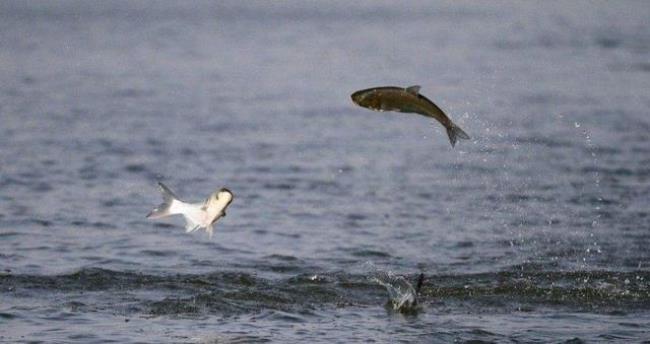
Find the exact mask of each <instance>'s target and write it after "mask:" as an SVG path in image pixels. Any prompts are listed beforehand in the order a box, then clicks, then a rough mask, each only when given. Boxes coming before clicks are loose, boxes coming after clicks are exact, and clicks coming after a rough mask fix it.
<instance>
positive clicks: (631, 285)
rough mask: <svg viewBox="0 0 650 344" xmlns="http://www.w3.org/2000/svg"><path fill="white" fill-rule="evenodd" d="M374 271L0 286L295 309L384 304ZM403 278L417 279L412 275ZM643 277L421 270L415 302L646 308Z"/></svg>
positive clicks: (224, 308) (117, 299) (138, 305)
mask: <svg viewBox="0 0 650 344" xmlns="http://www.w3.org/2000/svg"><path fill="white" fill-rule="evenodd" d="M373 277H375V278H374V279H373ZM376 277H377V276H376V274H374V273H367V274H365V273H362V274H348V273H344V272H332V273H325V274H298V275H295V276H292V277H289V278H283V279H267V278H262V277H258V276H256V275H253V274H249V273H243V272H232V271H224V272H212V273H208V274H170V275H154V274H144V273H139V272H132V271H113V270H106V269H101V268H86V269H82V270H80V271H77V272H74V273H70V274H62V275H53V276H44V275H22V274H11V273H5V274H2V275H0V290H2V291H3V294H4V296H5V297H16V298H23V297H43V295H61V294H67V296H66V298H65V299H66V300H67V302H68V303H70V302H72V304H81V305H85V306H84V307H76V308H78V309H97V308H102V307H110V305H114V304H115V305H122V306H121V307H124V306H123V305H124V304H129V305H130V306H129V307H128V309H130V310H131V312H137V313H145V314H150V315H154V316H156V315H201V314H241V313H248V312H256V311H260V310H264V309H271V310H278V311H285V312H290V313H301V312H306V311H307V312H308V311H310V310H312V309H315V308H319V307H346V306H361V307H366V306H376V305H382V304H386V302H387V301H388V300H389V298H388V295H387V293H386V289H384V288H383V287H382V286H381V285H380V284H378V283H377V278H376ZM403 278H404V279H406V280H409V281H415V280H416V279H417V275H416V274H413V275H407V276H403ZM649 281H650V271H631V272H611V271H573V272H560V271H539V272H524V271H502V272H494V273H481V274H462V275H430V274H427V275H426V283H425V284H424V285H423V286H422V289H421V291H420V293H419V296H418V302H419V303H420V304H422V305H427V306H428V307H444V306H453V307H454V308H458V307H460V308H463V309H466V310H467V311H469V312H483V311H486V310H490V311H510V310H513V309H518V310H522V309H523V310H525V309H535V308H539V307H543V308H546V307H552V308H563V309H565V310H570V311H585V312H596V313H611V312H619V313H620V312H624V313H628V312H634V311H643V310H647V309H648V308H650V283H649ZM52 297H56V298H58V297H59V296H52ZM102 305H103V306H102Z"/></svg>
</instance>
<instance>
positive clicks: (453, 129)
mask: <svg viewBox="0 0 650 344" xmlns="http://www.w3.org/2000/svg"><path fill="white" fill-rule="evenodd" d="M447 135H449V142H451V146H452V147H454V146H456V141H457V140H458V139H459V138H461V139H464V140H469V135H467V133H466V132H464V131H463V129H461V128H460V127H459V126H457V125H455V124H454V123H451V125H450V126H449V127H447Z"/></svg>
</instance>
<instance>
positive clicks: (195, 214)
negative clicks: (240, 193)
mask: <svg viewBox="0 0 650 344" xmlns="http://www.w3.org/2000/svg"><path fill="white" fill-rule="evenodd" d="M158 186H160V191H161V192H162V197H163V202H162V203H161V204H160V205H159V206H157V207H156V208H155V209H154V210H152V211H151V212H150V213H149V215H147V218H148V219H159V218H163V217H167V216H171V215H183V217H184V218H185V221H186V224H185V231H186V232H187V233H190V232H194V231H196V230H198V229H200V228H205V230H206V232H208V235H209V236H210V238H212V231H213V227H212V225H214V223H215V222H217V220H219V219H220V218H222V217H224V216H226V208H228V206H229V205H230V203H231V202H232V199H233V193H232V192H230V190H228V189H226V188H222V189H220V190H217V191H215V192H213V193H212V194H211V195H210V197H208V198H207V199H206V200H205V201H203V202H201V203H186V202H183V201H181V200H180V199H178V197H176V195H175V194H174V193H173V192H172V191H171V190H170V189H169V188H168V187H167V186H165V184H163V183H160V182H158Z"/></svg>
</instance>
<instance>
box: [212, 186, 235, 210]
mask: <svg viewBox="0 0 650 344" xmlns="http://www.w3.org/2000/svg"><path fill="white" fill-rule="evenodd" d="M232 199H233V193H232V192H231V191H230V190H228V189H226V188H221V189H220V190H217V191H215V192H213V193H212V195H211V196H210V203H213V204H219V205H221V206H222V207H223V208H224V209H225V208H226V207H227V206H228V205H229V204H230V202H232Z"/></svg>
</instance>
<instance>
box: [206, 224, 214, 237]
mask: <svg viewBox="0 0 650 344" xmlns="http://www.w3.org/2000/svg"><path fill="white" fill-rule="evenodd" d="M213 230H214V227H212V225H211V224H210V225H208V226H207V227H205V231H206V232H208V238H210V239H212V231H213Z"/></svg>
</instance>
